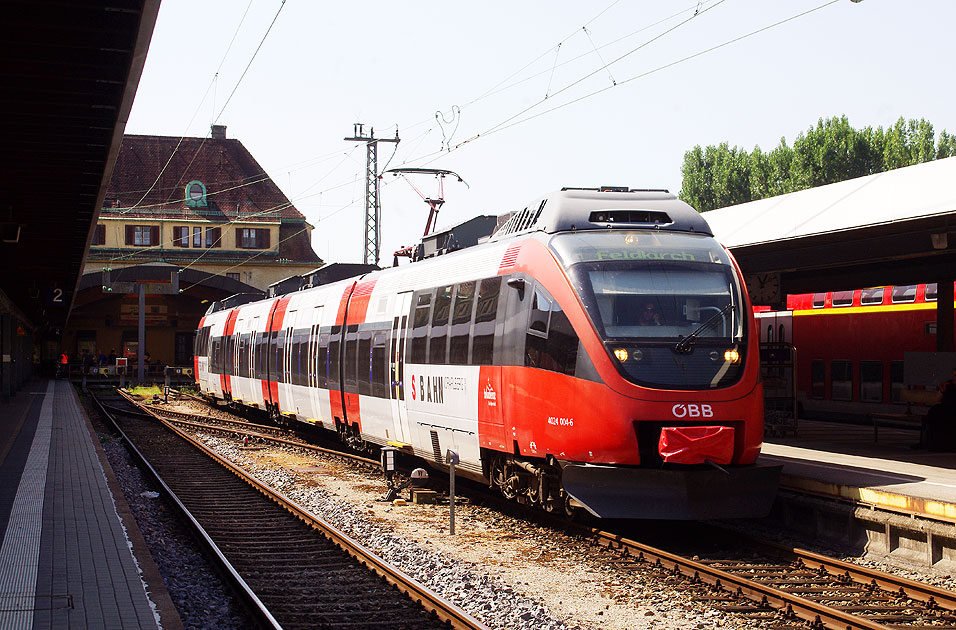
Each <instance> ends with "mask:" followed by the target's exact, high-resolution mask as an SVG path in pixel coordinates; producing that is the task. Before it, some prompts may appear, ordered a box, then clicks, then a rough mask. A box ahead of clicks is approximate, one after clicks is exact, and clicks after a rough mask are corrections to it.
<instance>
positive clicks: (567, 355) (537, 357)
mask: <svg viewBox="0 0 956 630" xmlns="http://www.w3.org/2000/svg"><path fill="white" fill-rule="evenodd" d="M577 354H578V335H577V333H576V332H574V328H572V326H571V322H570V321H569V320H568V316H567V315H565V313H564V311H563V310H562V309H561V305H560V304H558V303H557V301H556V300H555V299H554V298H552V297H551V296H550V295H549V294H548V293H547V291H545V290H544V289H542V288H541V287H540V286H539V287H537V288H535V292H534V298H533V300H532V303H531V316H530V319H529V320H528V334H527V338H526V340H525V365H526V366H528V367H536V368H541V369H544V370H551V371H552V372H560V373H561V374H570V375H573V374H574V368H575V365H576V363H577Z"/></svg>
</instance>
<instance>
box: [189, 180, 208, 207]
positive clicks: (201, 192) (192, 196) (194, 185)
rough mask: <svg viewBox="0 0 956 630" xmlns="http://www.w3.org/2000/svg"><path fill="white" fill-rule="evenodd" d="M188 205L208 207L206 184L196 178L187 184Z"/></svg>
mask: <svg viewBox="0 0 956 630" xmlns="http://www.w3.org/2000/svg"><path fill="white" fill-rule="evenodd" d="M186 205H187V206H189V207H190V208H205V207H206V185H205V184H203V183H202V182H201V181H199V180H197V179H194V180H193V181H191V182H189V183H188V184H186Z"/></svg>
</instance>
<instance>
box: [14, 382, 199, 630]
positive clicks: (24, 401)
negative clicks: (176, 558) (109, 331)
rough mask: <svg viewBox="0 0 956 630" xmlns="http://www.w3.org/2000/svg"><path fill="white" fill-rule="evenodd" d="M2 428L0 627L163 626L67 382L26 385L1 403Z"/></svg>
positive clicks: (132, 530)
mask: <svg viewBox="0 0 956 630" xmlns="http://www.w3.org/2000/svg"><path fill="white" fill-rule="evenodd" d="M0 436H2V437H0V535H2V543H0V628H4V629H6V628H10V629H18V630H19V629H23V630H28V629H47V628H49V629H54V628H56V629H58V630H59V629H65V628H70V629H73V628H91V629H92V628H97V629H99V628H123V629H129V628H142V629H147V628H148V629H153V630H155V629H156V628H162V627H163V625H162V624H161V623H160V615H159V613H158V611H157V607H156V605H155V603H154V601H152V600H151V598H150V595H149V594H148V593H147V587H146V585H145V582H144V580H143V578H142V574H141V569H140V563H139V562H138V561H137V558H136V557H134V555H133V551H132V547H133V546H134V545H133V543H132V542H131V540H133V539H136V538H137V536H138V535H139V531H138V529H136V523H135V521H133V519H132V517H131V516H130V515H129V514H128V513H124V515H123V516H124V518H121V516H120V513H122V512H124V510H123V508H124V507H125V500H124V499H123V498H122V495H120V496H119V497H114V495H113V493H111V491H110V489H109V487H108V482H107V478H108V476H111V475H112V471H111V470H109V467H108V465H107V466H106V468H104V465H103V463H102V462H101V459H100V454H101V452H102V451H101V450H99V449H98V448H97V446H98V445H95V444H94V441H93V435H92V433H91V427H90V425H89V420H88V419H87V418H86V416H85V414H84V411H83V409H82V407H81V406H80V404H79V400H78V399H77V397H76V394H75V392H74V390H73V388H72V386H71V385H70V383H69V382H67V381H34V382H32V383H28V384H27V386H26V387H25V388H23V389H21V390H19V391H18V392H17V394H16V396H15V397H13V398H12V399H11V401H10V402H9V403H7V404H4V405H0ZM118 505H119V506H121V507H120V508H118V507H117V506H118ZM128 532H129V535H128ZM134 534H135V535H134ZM139 540H141V537H140V538H139ZM137 552H138V553H139V554H140V556H141V559H142V560H144V562H148V564H149V565H150V566H152V559H151V558H149V557H148V553H146V557H145V558H143V557H142V555H143V553H144V551H143V550H138V551H137ZM151 590H152V591H154V592H157V591H159V592H161V595H162V596H164V597H165V600H166V601H168V594H166V592H165V588H163V587H162V582H161V581H160V582H159V584H158V585H156V584H155V583H154V585H153V586H151ZM153 599H156V598H155V597H154V598H153ZM164 604H165V602H164ZM163 608H164V609H165V608H166V606H165V605H164V606H163ZM172 614H173V615H174V614H175V613H172ZM170 622H171V623H170V624H169V625H168V626H167V628H168V627H181V624H180V622H179V619H178V617H177V618H175V619H170Z"/></svg>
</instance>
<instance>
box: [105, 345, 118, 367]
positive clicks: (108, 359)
mask: <svg viewBox="0 0 956 630" xmlns="http://www.w3.org/2000/svg"><path fill="white" fill-rule="evenodd" d="M106 364H107V365H116V350H114V349H113V348H110V356H108V357H106Z"/></svg>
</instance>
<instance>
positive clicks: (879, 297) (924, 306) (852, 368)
mask: <svg viewBox="0 0 956 630" xmlns="http://www.w3.org/2000/svg"><path fill="white" fill-rule="evenodd" d="M758 310H759V309H758ZM757 325H758V327H759V328H760V340H761V341H762V342H768V341H769V342H785V343H792V344H793V345H794V346H795V347H796V349H797V365H796V374H797V401H798V405H799V409H800V413H801V415H804V416H807V417H825V418H834V417H853V416H865V415H866V414H868V413H873V412H893V411H898V410H899V408H898V405H899V404H900V403H901V402H903V401H902V400H901V393H902V392H903V391H904V390H905V389H906V385H905V384H904V380H903V353H904V351H912V352H934V351H935V350H936V284H913V285H906V286H884V287H874V288H868V289H857V290H855V291H833V292H827V293H813V294H809V293H808V294H802V295H791V296H788V297H787V310H786V311H770V312H762V313H757ZM946 374H947V375H948V371H947V372H946Z"/></svg>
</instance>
